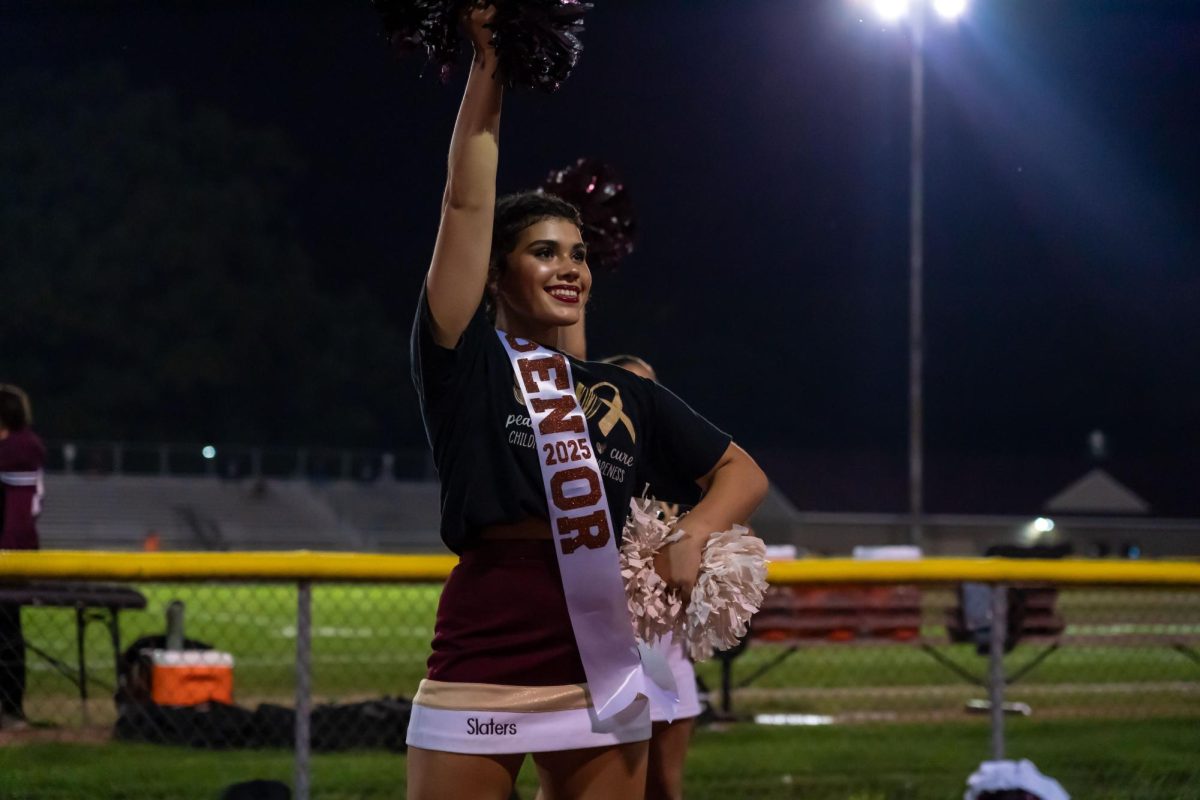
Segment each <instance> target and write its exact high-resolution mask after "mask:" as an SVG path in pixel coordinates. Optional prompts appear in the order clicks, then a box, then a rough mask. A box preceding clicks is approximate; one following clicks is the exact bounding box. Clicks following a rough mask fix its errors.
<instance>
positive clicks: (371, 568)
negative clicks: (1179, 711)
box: [0, 550, 1200, 586]
mask: <svg viewBox="0 0 1200 800" xmlns="http://www.w3.org/2000/svg"><path fill="white" fill-rule="evenodd" d="M456 562H457V559H456V558H455V557H454V556H450V555H419V556H418V555H375V554H361V553H326V552H310V551H296V552H271V553H263V552H234V553H212V552H199V553H118V552H99V551H71V550H42V551H36V552H32V551H21V550H9V551H0V580H35V579H59V580H114V581H193V580H195V581H205V580H263V581H296V580H312V581H376V582H388V581H400V582H418V581H442V580H445V578H446V576H447V575H449V574H450V570H451V569H452V568H453V567H454V564H455V563H456ZM768 577H769V579H770V581H771V582H772V583H776V584H800V583H957V582H959V581H979V582H984V583H1017V582H1027V581H1036V582H1048V583H1059V584H1074V585H1119V586H1200V562H1188V561H1110V560H1086V559H1064V560H1036V559H1008V558H925V559H918V560H911V561H861V560H856V559H848V558H821V559H815V558H814V559H799V560H796V561H777V562H773V563H772V564H770V566H769V569H768Z"/></svg>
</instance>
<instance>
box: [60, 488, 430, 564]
mask: <svg viewBox="0 0 1200 800" xmlns="http://www.w3.org/2000/svg"><path fill="white" fill-rule="evenodd" d="M437 518H438V503H437V485H436V484H427V483H403V482H395V481H386V482H383V481H381V482H377V483H372V484H361V483H357V482H353V481H332V482H326V483H322V484H314V483H311V482H309V481H305V480H299V479H296V480H287V479H262V480H243V481H225V480H220V479H217V478H214V477H208V476H196V477H178V476H134V475H106V476H80V475H62V474H50V475H48V476H47V477H46V500H45V503H44V507H43V511H42V515H41V518H40V519H39V522H38V527H39V530H40V532H41V540H42V546H43V547H47V548H63V549H108V550H139V549H142V547H143V543H144V541H145V539H146V537H147V536H148V535H149V534H151V533H154V534H157V536H158V537H159V541H160V546H161V547H162V548H163V549H169V550H294V549H313V550H374V551H394V550H405V551H413V550H417V551H419V550H437V549H440V548H441V544H440V542H439V539H438V534H437V528H438V526H437Z"/></svg>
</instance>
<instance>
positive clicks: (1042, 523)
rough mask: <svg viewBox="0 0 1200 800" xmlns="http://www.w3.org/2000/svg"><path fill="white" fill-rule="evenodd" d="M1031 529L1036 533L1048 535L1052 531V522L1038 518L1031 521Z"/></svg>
mask: <svg viewBox="0 0 1200 800" xmlns="http://www.w3.org/2000/svg"><path fill="white" fill-rule="evenodd" d="M1033 529H1034V530H1035V531H1037V532H1038V533H1049V532H1050V531H1052V530H1054V520H1052V519H1046V518H1045V517H1038V518H1037V519H1035V520H1034V521H1033Z"/></svg>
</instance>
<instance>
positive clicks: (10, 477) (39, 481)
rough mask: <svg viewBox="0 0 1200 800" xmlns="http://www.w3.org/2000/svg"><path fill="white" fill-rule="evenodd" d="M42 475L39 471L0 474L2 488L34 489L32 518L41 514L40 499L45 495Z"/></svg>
mask: <svg viewBox="0 0 1200 800" xmlns="http://www.w3.org/2000/svg"><path fill="white" fill-rule="evenodd" d="M43 481H44V473H43V472H42V471H41V470H40V469H39V470H33V471H31V472H0V484H2V485H4V486H14V487H16V486H21V487H30V486H32V487H34V491H33V512H32V513H33V516H35V517H36V516H38V515H39V514H41V513H42V497H43V496H45V494H46V485H45V483H44V482H43Z"/></svg>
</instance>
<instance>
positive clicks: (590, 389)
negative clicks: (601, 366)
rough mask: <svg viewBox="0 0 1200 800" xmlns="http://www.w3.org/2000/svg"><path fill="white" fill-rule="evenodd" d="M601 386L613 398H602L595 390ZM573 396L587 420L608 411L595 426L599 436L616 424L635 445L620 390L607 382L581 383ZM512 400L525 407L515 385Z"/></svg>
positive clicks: (634, 438)
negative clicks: (611, 393)
mask: <svg viewBox="0 0 1200 800" xmlns="http://www.w3.org/2000/svg"><path fill="white" fill-rule="evenodd" d="M602 386H607V387H608V388H610V389H612V390H613V396H612V399H611V400H610V399H609V398H607V397H602V396H601V395H600V394H599V392H597V389H599V388H600V387H602ZM575 394H576V395H577V396H578V397H579V405H580V406H582V408H583V413H584V414H586V415H587V418H588V419H591V418H592V417H594V416H596V415H597V414H598V413H600V410H601V409H608V411H607V412H606V413H605V414H604V416H603V417H601V418H600V421H599V422H598V423H596V426H597V427H598V428H599V429H600V435H601V436H608V435H609V434H610V433H612V431H613V428H615V427H617V423H620V424H622V425H624V426H625V430H627V431H629V440H630V441H631V442H633V443H635V444H636V443H637V431H636V430H635V429H634V427H633V420H632V419H630V417H629V415H628V414H626V413H625V402H624V401H623V400H622V399H621V390H620V389H618V388H617V387H616V386H614V385H613V384H611V383H609V382H608V381H601V382H600V383H597V384H596V385H595V386H585V385H584V384H583V383H577V384H575ZM513 398H514V399H515V400H516V401H517V402H518V403H520V404H521V405H525V399H524V398H523V397H522V396H521V389H520V387H518V386H517V385H516V384H515V383H514V384H513Z"/></svg>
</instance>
